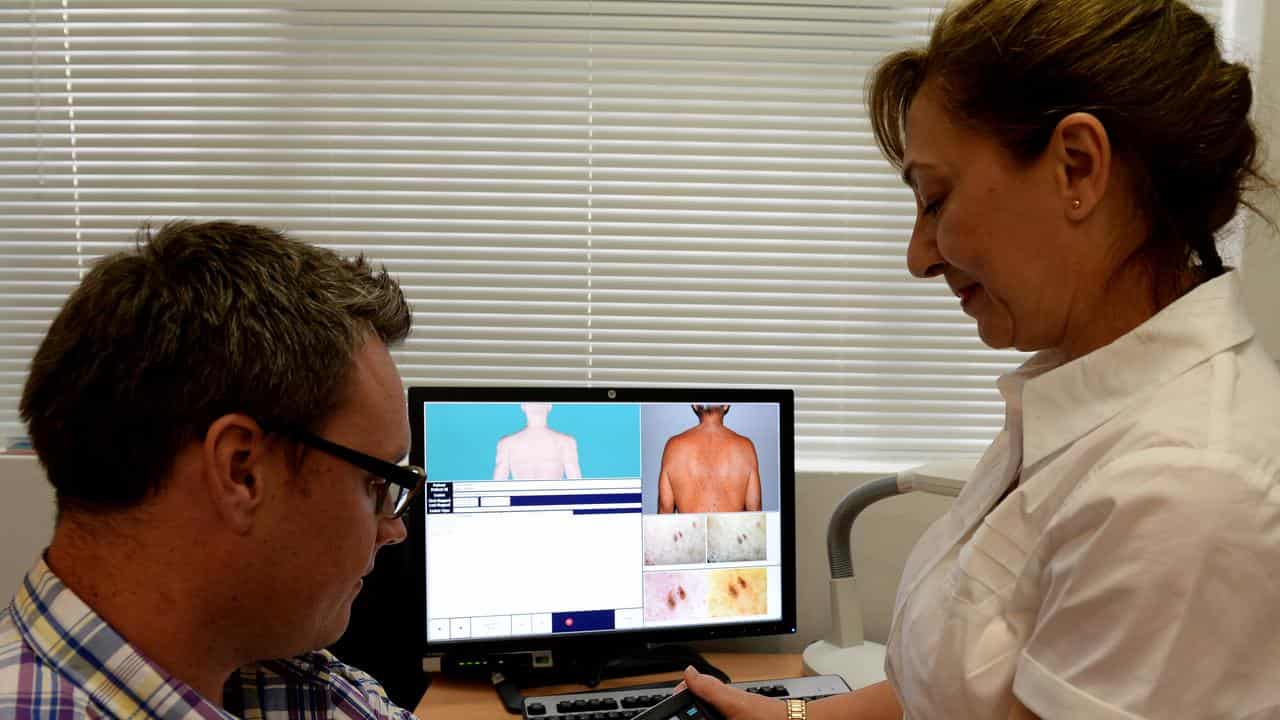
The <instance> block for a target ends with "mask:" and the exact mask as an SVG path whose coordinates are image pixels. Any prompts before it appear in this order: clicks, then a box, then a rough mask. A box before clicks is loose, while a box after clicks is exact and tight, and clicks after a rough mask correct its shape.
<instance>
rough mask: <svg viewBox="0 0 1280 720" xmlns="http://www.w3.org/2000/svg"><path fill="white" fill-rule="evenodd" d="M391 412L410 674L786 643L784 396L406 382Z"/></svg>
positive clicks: (790, 505) (787, 413) (790, 600)
mask: <svg viewBox="0 0 1280 720" xmlns="http://www.w3.org/2000/svg"><path fill="white" fill-rule="evenodd" d="M409 415H410V425H411V427H412V432H413V441H412V450H411V454H410V457H411V461H412V462H413V463H414V464H418V465H421V466H422V467H424V468H425V469H426V471H427V484H426V487H425V489H424V491H423V494H424V495H425V497H424V499H423V501H422V502H421V503H420V504H419V505H418V507H417V508H416V509H415V510H414V512H413V513H412V517H410V518H409V520H410V521H409V523H408V526H409V528H410V537H409V540H408V541H407V542H409V543H412V544H413V547H412V548H411V550H412V552H414V553H416V554H417V558H418V561H419V562H420V563H421V568H422V571H423V574H422V576H421V581H422V584H421V587H420V591H421V593H422V595H421V599H422V605H421V607H422V612H423V614H424V616H425V617H424V618H423V620H424V623H425V625H424V628H425V638H424V640H425V648H426V657H427V658H428V660H427V662H426V663H425V664H426V665H428V667H430V669H433V670H440V671H446V672H448V671H465V670H466V669H468V668H473V669H476V670H484V671H488V670H493V669H497V668H506V669H507V671H508V673H511V672H526V673H531V672H534V671H537V670H539V669H545V670H547V671H549V672H552V671H554V670H555V669H556V668H560V669H561V670H564V671H565V672H570V673H572V672H575V671H573V670H569V668H573V667H577V668H578V669H577V671H576V672H587V674H588V675H589V674H590V671H584V670H583V669H582V667H581V665H582V664H583V663H597V664H603V667H599V666H597V667H596V668H595V672H596V676H595V677H596V678H598V677H599V675H600V673H603V674H606V675H610V674H627V672H628V670H627V669H626V668H627V663H625V662H618V660H617V658H618V656H621V655H626V654H628V653H634V652H635V650H636V649H637V648H647V649H649V651H652V650H653V648H655V647H661V646H662V644H665V643H670V642H674V641H682V640H693V639H710V638H728V637H741V636H752V635H771V634H783V633H794V632H795V546H794V536H795V531H794V525H795V510H794V508H795V470H794V464H795V463H794V445H793V439H794V437H793V427H794V425H793V423H794V420H793V418H794V410H793V393H792V391H790V390H779V389H719V388H697V389H691V388H682V389H664V388H616V389H582V388H545V387H544V388H489V387H412V388H410V389H409ZM636 667H637V668H640V669H645V665H644V663H643V662H641V663H639V664H637V665H636ZM648 669H653V668H648ZM637 671H639V670H637Z"/></svg>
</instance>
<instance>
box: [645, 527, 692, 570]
mask: <svg viewBox="0 0 1280 720" xmlns="http://www.w3.org/2000/svg"><path fill="white" fill-rule="evenodd" d="M706 561H707V517H706V516H705V515H646V516H645V517H644V564H645V565H684V564H688V563H705V562H706Z"/></svg>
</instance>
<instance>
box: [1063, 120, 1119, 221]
mask: <svg viewBox="0 0 1280 720" xmlns="http://www.w3.org/2000/svg"><path fill="white" fill-rule="evenodd" d="M1049 144H1050V151H1051V152H1052V153H1053V159H1054V160H1055V162H1056V164H1057V172H1056V179H1057V185H1058V194H1059V196H1060V197H1061V199H1062V207H1063V212H1064V213H1065V214H1066V216H1067V218H1068V219H1070V220H1073V221H1076V222H1079V221H1081V220H1084V219H1085V218H1087V217H1089V215H1090V214H1091V213H1092V212H1093V211H1094V209H1095V208H1096V207H1097V206H1098V203H1100V202H1101V201H1102V198H1103V196H1104V195H1105V194H1106V192H1107V186H1108V183H1109V181H1110V179H1111V160H1112V158H1111V139H1110V138H1109V137H1108V136H1107V130H1106V128H1104V127H1103V126H1102V122H1101V121H1100V120H1098V118H1096V117H1095V116H1093V115H1092V114H1090V113H1086V112H1076V113H1071V114H1070V115H1068V116H1066V117H1064V118H1062V119H1061V120H1059V121H1058V125H1057V127H1055V128H1054V130H1053V136H1052V137H1051V139H1050V141H1049Z"/></svg>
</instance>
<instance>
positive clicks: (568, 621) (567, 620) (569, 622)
mask: <svg viewBox="0 0 1280 720" xmlns="http://www.w3.org/2000/svg"><path fill="white" fill-rule="evenodd" d="M564 626H565V627H573V618H565V619H564Z"/></svg>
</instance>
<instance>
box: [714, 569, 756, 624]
mask: <svg viewBox="0 0 1280 720" xmlns="http://www.w3.org/2000/svg"><path fill="white" fill-rule="evenodd" d="M708 575H709V582H710V585H711V587H710V591H709V592H708V596H707V607H708V609H709V610H710V611H711V617H744V616H748V615H763V614H765V613H766V612H768V610H769V593H768V592H767V591H768V576H767V574H766V573H765V569H764V568H726V569H724V570H712V571H711V572H710V573H708Z"/></svg>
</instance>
